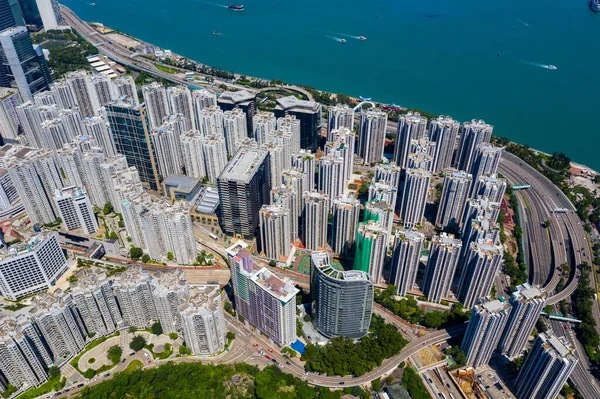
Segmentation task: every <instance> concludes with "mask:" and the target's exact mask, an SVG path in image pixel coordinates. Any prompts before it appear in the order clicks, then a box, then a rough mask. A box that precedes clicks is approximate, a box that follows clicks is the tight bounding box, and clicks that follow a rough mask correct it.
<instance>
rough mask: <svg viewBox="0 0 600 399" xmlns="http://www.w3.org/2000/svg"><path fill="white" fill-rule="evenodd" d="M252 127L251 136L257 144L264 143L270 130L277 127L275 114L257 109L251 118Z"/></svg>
mask: <svg viewBox="0 0 600 399" xmlns="http://www.w3.org/2000/svg"><path fill="white" fill-rule="evenodd" d="M252 126H253V129H254V132H253V137H254V139H255V140H256V142H257V143H258V144H265V143H266V142H267V141H268V138H269V135H270V134H271V131H273V130H275V129H276V128H277V120H276V119H275V115H274V114H273V113H270V112H263V111H259V112H257V113H256V115H254V118H252Z"/></svg>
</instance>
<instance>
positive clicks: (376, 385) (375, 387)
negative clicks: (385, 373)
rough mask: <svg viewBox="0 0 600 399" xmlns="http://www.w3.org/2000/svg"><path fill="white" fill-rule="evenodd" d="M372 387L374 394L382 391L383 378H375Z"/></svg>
mask: <svg viewBox="0 0 600 399" xmlns="http://www.w3.org/2000/svg"><path fill="white" fill-rule="evenodd" d="M371 386H372V387H373V391H374V392H379V391H381V377H379V378H375V379H374V380H373V381H372V382H371Z"/></svg>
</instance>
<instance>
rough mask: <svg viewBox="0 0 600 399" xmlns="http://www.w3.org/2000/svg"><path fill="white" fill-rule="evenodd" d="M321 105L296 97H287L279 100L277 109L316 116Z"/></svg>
mask: <svg viewBox="0 0 600 399" xmlns="http://www.w3.org/2000/svg"><path fill="white" fill-rule="evenodd" d="M320 108H321V104H319V103H317V102H314V101H306V100H299V99H298V98H297V97H295V96H287V97H282V98H278V99H277V106H276V107H275V109H280V110H285V111H293V112H304V113H309V114H314V113H316V112H318V111H319V109H320Z"/></svg>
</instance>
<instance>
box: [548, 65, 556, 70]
mask: <svg viewBox="0 0 600 399" xmlns="http://www.w3.org/2000/svg"><path fill="white" fill-rule="evenodd" d="M548 69H551V70H553V71H554V70H555V69H558V68H557V67H555V66H554V65H548Z"/></svg>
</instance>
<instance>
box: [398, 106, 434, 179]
mask: <svg viewBox="0 0 600 399" xmlns="http://www.w3.org/2000/svg"><path fill="white" fill-rule="evenodd" d="M426 128H427V118H425V117H422V116H421V114H419V113H418V112H415V113H412V112H408V113H407V114H405V115H400V117H399V118H398V128H397V130H396V146H395V147H394V161H395V162H396V165H398V166H399V167H401V168H407V167H408V156H409V155H410V153H411V152H412V151H411V142H412V140H418V139H420V138H421V137H423V136H425V129H426Z"/></svg>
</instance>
